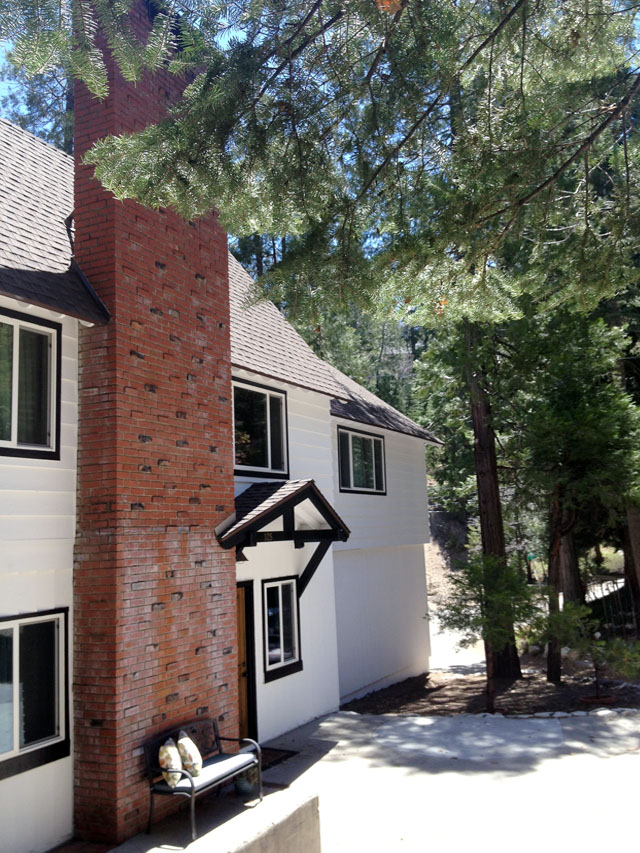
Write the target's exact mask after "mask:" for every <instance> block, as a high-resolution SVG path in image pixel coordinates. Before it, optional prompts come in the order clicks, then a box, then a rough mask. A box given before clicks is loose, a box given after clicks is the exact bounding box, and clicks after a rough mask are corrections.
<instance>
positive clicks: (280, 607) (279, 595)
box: [262, 577, 302, 681]
mask: <svg viewBox="0 0 640 853" xmlns="http://www.w3.org/2000/svg"><path fill="white" fill-rule="evenodd" d="M262 603H263V623H264V670H265V681H272V680H273V679H275V678H281V677H282V676H284V675H290V674H291V673H292V672H299V671H300V670H301V669H302V659H301V656H300V619H299V610H298V590H297V578H296V577H291V578H278V579H277V580H269V581H263V582H262Z"/></svg>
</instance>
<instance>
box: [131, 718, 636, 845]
mask: <svg viewBox="0 0 640 853" xmlns="http://www.w3.org/2000/svg"><path fill="white" fill-rule="evenodd" d="M270 745H271V746H275V747H279V748H284V749H291V750H295V751H296V752H297V755H295V756H293V757H292V758H289V759H288V760H287V761H285V762H283V763H282V764H279V765H277V766H275V767H273V768H271V769H269V770H267V771H266V773H265V781H266V793H267V796H266V797H265V801H264V802H263V803H262V804H261V805H259V806H258V807H256V808H251V809H245V808H244V806H242V804H239V803H238V801H237V800H234V799H233V798H232V797H226V796H222V797H221V798H219V799H216V798H214V799H212V800H211V801H210V803H207V802H205V801H202V802H201V803H199V806H198V816H199V821H200V826H201V832H203V835H202V837H201V838H200V839H199V840H198V841H197V842H195V843H194V844H191V845H187V842H188V818H187V815H185V814H182V815H179V816H178V818H177V819H176V818H173V819H171V820H170V821H167V822H165V824H162V825H160V826H158V827H157V828H156V830H155V831H154V833H153V835H152V836H151V838H149V837H147V836H138V837H137V838H135V839H132V840H131V841H129V842H126V843H125V844H123V845H121V846H120V847H118V848H117V851H118V853H150V851H154V853H160V851H164V853H166V851H175V850H182V849H184V848H185V847H186V846H189V850H190V853H199V851H201V852H202V853H204V851H219V853H231V851H233V850H235V849H237V847H239V846H240V842H242V841H243V839H246V838H248V837H249V836H250V835H251V833H252V832H254V831H257V830H258V829H259V827H261V826H263V825H264V824H265V822H269V821H271V820H272V818H273V817H274V816H277V814H278V813H282V814H284V813H286V812H287V810H288V809H291V808H293V807H294V806H295V804H296V803H302V802H304V801H305V800H307V799H308V798H309V797H311V796H316V795H317V796H318V797H319V802H320V825H321V832H322V850H323V851H324V853H341V851H344V853H346V852H347V851H349V853H360V851H367V853H369V852H370V851H385V853H394V851H431V850H445V851H452V852H453V853H457V851H465V853H466V851H467V850H474V851H483V850H485V849H487V850H491V851H498V853H501V851H505V853H506V851H509V853H511V852H512V851H513V850H514V849H517V850H518V851H519V853H523V851H524V853H528V851H532V853H533V851H536V853H540V851H547V853H555V851H561V850H562V851H566V850H580V851H581V853H590V852H591V851H593V853H596V851H597V853H600V851H602V850H615V849H625V850H633V849H636V847H637V843H638V833H637V817H636V814H637V807H638V806H637V804H638V790H639V784H640V714H638V713H637V712H635V711H625V712H616V711H611V710H601V711H592V712H590V713H589V714H586V713H582V714H579V715H573V716H562V715H556V716H554V717H535V718H503V717H500V716H494V717H491V716H456V717H398V716H392V715H385V716H372V715H369V716H361V715H358V714H355V713H344V712H341V713H336V714H332V715H330V716H328V717H325V718H323V719H320V720H317V721H314V722H312V723H309V724H307V725H306V726H302V727H301V728H299V729H296V730H295V731H293V732H290V733H289V734H287V735H285V736H283V737H281V738H278V739H277V740H275V741H273V742H272V743H271V744H270ZM230 803H231V804H232V805H233V809H235V812H236V814H235V816H233V815H231V819H230V820H229V821H228V822H227V823H226V824H224V825H223V826H220V827H219V828H218V829H216V828H213V827H212V828H211V831H209V832H208V833H207V832H206V830H207V821H209V822H210V821H211V820H214V821H215V822H217V819H219V818H221V817H222V816H223V814H222V813H224V812H225V810H227V811H228V810H229V808H230ZM233 809H232V810H233ZM216 813H217V815H218V818H217V819H216V818H215V814H216ZM621 845H623V846H622V847H621ZM251 849H252V850H253V849H254V848H253V847H252V848H251ZM255 849H256V850H258V851H261V850H262V848H261V847H259V846H258V847H256V848H255ZM269 849H271V848H269ZM277 853H308V850H306V849H305V848H303V847H301V846H300V845H298V844H297V843H296V841H295V836H294V837H292V840H290V841H289V842H288V843H287V846H286V847H284V846H283V847H281V848H279V849H278V850H277Z"/></svg>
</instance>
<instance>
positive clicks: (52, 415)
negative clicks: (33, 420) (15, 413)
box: [0, 308, 62, 460]
mask: <svg viewBox="0 0 640 853" xmlns="http://www.w3.org/2000/svg"><path fill="white" fill-rule="evenodd" d="M3 317H8V318H9V319H11V320H14V321H16V322H17V323H18V324H23V325H24V326H27V325H28V326H29V327H32V328H33V327H35V328H36V329H38V328H41V329H43V330H45V331H46V333H47V334H50V335H51V338H52V340H54V341H55V353H54V357H53V358H50V360H49V361H50V363H49V401H50V402H49V408H50V411H49V425H48V430H49V435H50V439H51V441H50V446H49V447H44V446H42V447H41V446H39V445H28V444H23V445H20V444H18V443H17V439H16V443H15V444H11V445H2V444H0V456H10V457H20V458H22V459H54V460H59V459H60V408H61V406H60V402H61V384H62V383H61V377H62V324H61V323H55V322H53V321H52V320H46V319H44V318H42V317H34V316H33V315H31V314H24V313H22V312H20V311H13V310H11V309H10V308H0V322H2V318H3ZM10 325H12V326H13V325H14V324H13V323H12V324H10ZM19 327H20V326H19ZM16 399H17V398H16Z"/></svg>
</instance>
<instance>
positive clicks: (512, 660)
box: [465, 323, 522, 687]
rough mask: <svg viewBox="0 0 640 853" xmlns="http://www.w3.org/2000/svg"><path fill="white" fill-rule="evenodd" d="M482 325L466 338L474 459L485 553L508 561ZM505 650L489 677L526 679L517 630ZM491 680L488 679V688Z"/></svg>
mask: <svg viewBox="0 0 640 853" xmlns="http://www.w3.org/2000/svg"><path fill="white" fill-rule="evenodd" d="M478 338H479V330H478V327H477V326H475V325H473V324H471V323H467V324H466V325H465V339H466V347H467V384H468V388H469V396H470V400H471V419H472V423H473V437H474V446H473V454H474V462H475V469H476V483H477V487H478V511H479V515H480V535H481V539H482V553H483V554H484V555H485V556H491V557H496V558H497V559H498V560H502V561H503V562H504V563H505V564H506V550H505V541H504V525H503V522H502V504H501V502H500V488H499V482H498V465H497V460H496V440H495V433H494V431H493V427H492V423H491V406H490V403H489V397H488V395H487V392H486V390H485V388H484V384H485V383H484V376H483V374H482V371H481V369H479V367H478V365H477V361H478V356H477V342H478ZM511 634H512V638H513V639H512V640H511V642H509V643H507V645H506V646H505V647H504V649H500V650H493V651H492V661H491V666H490V665H489V661H487V677H489V673H490V672H491V677H492V678H494V677H495V678H522V672H521V670H520V661H519V659H518V652H517V649H516V643H515V633H514V632H513V631H512V632H511ZM488 686H489V682H488V681H487V687H488Z"/></svg>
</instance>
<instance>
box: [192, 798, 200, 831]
mask: <svg viewBox="0 0 640 853" xmlns="http://www.w3.org/2000/svg"><path fill="white" fill-rule="evenodd" d="M197 837H198V835H197V833H196V798H195V797H194V796H193V794H192V795H191V840H192V841H195V840H196V838H197Z"/></svg>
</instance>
